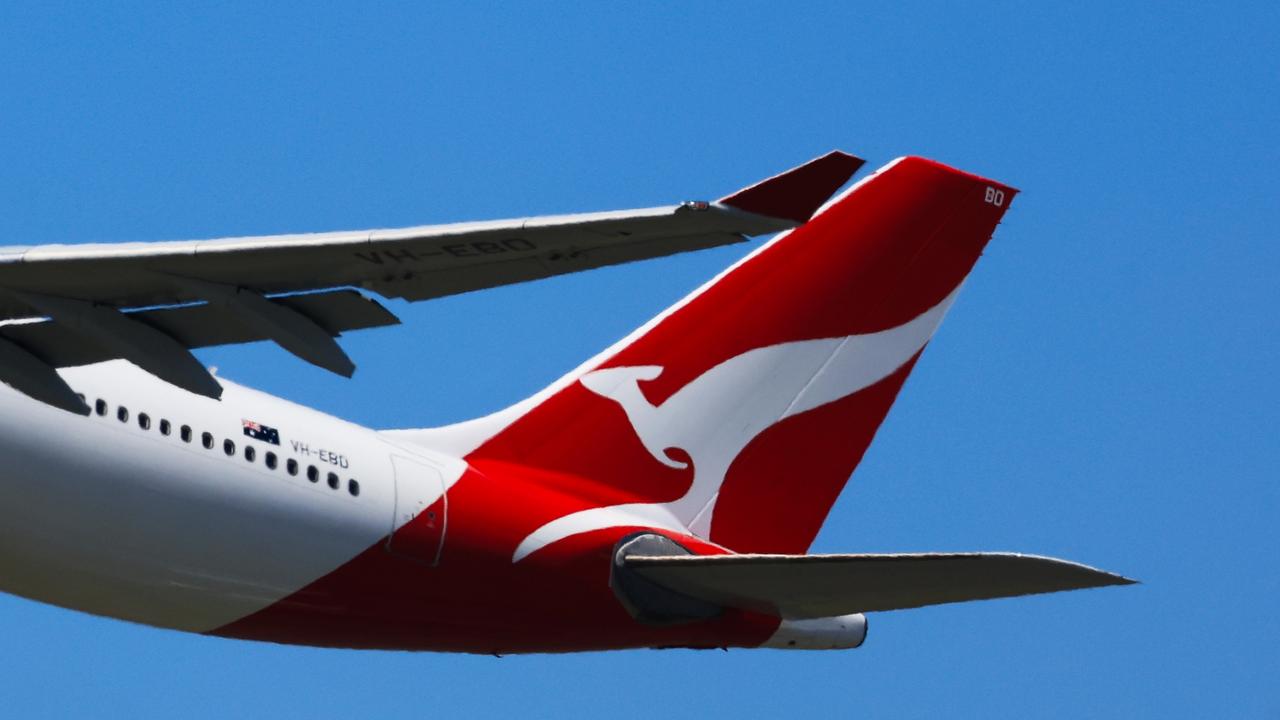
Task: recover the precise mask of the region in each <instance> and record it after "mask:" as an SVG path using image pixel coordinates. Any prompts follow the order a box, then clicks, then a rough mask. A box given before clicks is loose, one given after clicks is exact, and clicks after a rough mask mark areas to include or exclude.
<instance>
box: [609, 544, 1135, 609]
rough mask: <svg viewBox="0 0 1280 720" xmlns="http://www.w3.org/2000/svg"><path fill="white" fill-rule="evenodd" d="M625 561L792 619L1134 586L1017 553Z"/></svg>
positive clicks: (679, 584)
mask: <svg viewBox="0 0 1280 720" xmlns="http://www.w3.org/2000/svg"><path fill="white" fill-rule="evenodd" d="M623 562H624V563H625V565H626V567H627V568H628V569H629V570H632V571H634V572H635V573H637V574H639V575H641V576H642V577H644V578H646V579H648V580H650V581H652V582H654V583H657V584H658V585H661V586H663V587H665V588H668V589H670V590H674V591H676V592H679V593H682V594H684V595H687V596H689V597H693V598H697V599H700V600H706V601H709V602H713V603H716V604H719V605H722V606H726V607H738V608H743V609H747V610H754V611H756V612H763V613H769V614H775V615H779V616H781V617H785V618H796V619H803V618H817V617H831V616H836V615H846V614H850V613H860V612H874V611H881V610H902V609H906V608H916V607H923V606H926V605H938V604H942V603H953V602H965V601H968V600H989V599H993V598H1002V597H1016V596H1019V595H1032V594H1038V593H1049V592H1059V591H1063V590H1080V589H1084V588H1093V587H1103V586H1107V585H1129V584H1132V583H1133V582H1134V581H1133V580H1130V579H1128V578H1125V577H1121V576H1119V575H1114V574H1112V573H1108V572H1104V571H1102V570H1097V569H1094V568H1091V567H1088V566H1085V565H1080V564H1077V563H1073V562H1068V561H1066V560H1058V559H1055V558H1048V557H1040V556H1036V555H1019V554H1014V553H948V554H900V555H713V556H699V555H664V556H637V555H629V556H627V557H626V558H625V559H624V560H623Z"/></svg>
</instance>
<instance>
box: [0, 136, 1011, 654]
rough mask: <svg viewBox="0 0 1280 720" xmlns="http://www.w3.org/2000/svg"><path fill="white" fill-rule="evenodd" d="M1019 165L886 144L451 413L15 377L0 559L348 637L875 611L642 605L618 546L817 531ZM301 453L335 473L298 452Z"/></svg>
mask: <svg viewBox="0 0 1280 720" xmlns="http://www.w3.org/2000/svg"><path fill="white" fill-rule="evenodd" d="M1014 194H1015V191H1014V190H1013V189H1011V188H1009V187H1007V186H1004V185H1001V184H998V183H993V182H991V181H988V180H984V179H981V178H978V177H975V176H972V175H969V174H966V173H962V172H959V171H956V170H953V169H951V168H947V167H945V166H942V165H938V164H936V163H933V162H930V161H927V160H922V159H919V158H906V159H901V160H898V161H895V162H893V163H890V164H889V165H887V166H885V167H884V168H882V169H881V170H879V171H878V172H877V173H875V174H873V175H871V176H869V177H868V178H866V179H864V180H862V181H861V182H859V183H857V184H856V185H855V186H854V187H853V188H851V189H850V190H849V191H846V192H845V193H844V194H842V195H841V196H839V197H837V198H836V199H834V200H832V201H831V202H829V203H828V204H827V205H826V206H825V207H824V208H823V209H822V210H821V211H820V212H819V213H818V214H817V215H816V216H815V217H814V218H812V219H811V220H809V221H808V222H807V223H805V224H804V225H802V226H800V227H798V228H797V229H795V230H792V231H789V232H787V233H783V234H782V235H780V236H778V237H776V238H774V239H773V240H771V241H770V242H768V243H766V244H765V245H763V246H762V247H761V248H760V249H759V250H757V251H756V252H754V253H752V254H751V255H750V256H748V257H747V258H745V259H744V260H742V261H741V262H739V263H737V264H736V265H734V266H733V267H732V268H730V269H729V270H727V271H725V272H724V273H722V274H721V275H720V276H718V277H717V278H715V279H714V280H712V281H711V282H709V283H707V284H706V285H704V286H703V287H702V288H699V289H698V290H697V291H695V292H694V293H693V294H691V295H690V296H689V297H687V298H685V299H684V300H682V301H680V302H679V303H677V304H676V305H675V306H673V307H672V308H671V309H669V310H668V311H666V312H664V313H663V314H662V315H660V316H659V317H657V318H655V319H654V320H653V321H651V322H650V323H648V324H646V325H645V326H644V327H642V328H640V329H638V330H637V331H636V332H635V333H632V334H631V335H630V336H628V337H627V338H625V339H623V340H622V341H620V342H619V343H617V344H615V345H614V346H613V347H610V348H609V349H607V350H605V351H604V352H602V353H601V354H600V355H597V356H596V357H594V358H592V359H591V360H588V361H587V362H586V363H584V364H583V365H582V366H580V367H579V368H577V369H575V370H574V371H573V372H571V373H569V374H568V375H566V376H565V377H564V378H562V379H561V380H559V381H557V382H556V383H554V384H552V385H551V386H550V387H549V388H547V389H546V390H544V391H543V392H541V393H539V394H537V395H535V396H534V397H533V398H530V399H528V400H526V401H524V402H521V403H518V404H516V405H514V406H512V407H511V408H509V409H507V410H504V411H501V412H499V413H495V414H494V415H491V416H488V417H485V418H480V419H478V420H474V421H470V422H466V423H460V424H458V425H455V426H452V427H448V428H437V429H429V430H403V431H384V432H378V431H374V430H371V429H368V428H363V427H360V426H356V425H353V424H350V423H346V422H343V421H341V420H338V419H336V418H333V417H330V416H327V415H324V414H322V413H319V412H317V411H314V410H311V409H308V408H305V407H302V406H300V405H296V404H293V403H290V402H287V401H285V400H281V399H279V398H275V397H271V396H268V395H265V394H263V393H259V392H256V391H253V390H249V389H247V388H242V387H239V386H236V385H234V384H232V383H229V382H225V381H223V385H224V387H225V391H224V394H223V397H222V399H221V400H220V401H214V400H209V399H207V398H202V397H198V396H195V395H192V394H190V393H187V392H185V391H183V390H179V389H175V388H174V387H172V386H170V385H167V384H165V383H164V382H162V381H159V380H156V379H154V378H153V377H151V376H149V375H147V374H145V373H143V372H141V371H139V370H137V369H136V368H134V367H133V366H131V365H129V364H128V363H125V362H123V361H115V362H110V363H104V364H101V365H96V366H89V367H84V368H78V369H70V370H64V371H62V375H63V377H64V378H66V380H67V381H68V382H69V383H70V384H71V386H72V387H73V388H74V389H75V390H76V391H77V392H80V393H83V394H84V395H85V396H86V397H87V398H88V400H89V402H90V404H92V403H93V402H94V400H96V399H97V398H102V399H104V400H106V401H107V402H108V403H109V405H110V410H109V412H108V414H107V415H105V416H97V415H91V416H90V417H87V418H82V417H78V416H70V415H69V414H68V413H65V412H62V411H60V410H57V409H54V408H50V407H48V406H45V405H42V404H40V403H37V402H35V401H32V400H29V399H28V398H26V397H25V396H23V395H20V394H18V393H16V392H13V391H11V390H9V389H8V388H0V424H3V426H4V432H2V433H0V457H3V458H4V460H5V466H4V468H3V470H0V568H3V570H4V571H3V573H0V589H3V590H4V591H7V592H11V593H15V594H18V595H22V596H25V597H30V598H33V599H37V600H41V601H45V602H50V603H54V604H58V605H62V606H65V607H70V608H75V609H79V610H83V611H86V612H91V613H96V614H101V615H107V616H112V617H118V618H123V619H127V620H133V621H136V622H141V623H147V624H151V625H157V626H162V627H170V628H177V629H181V630H188V631H193V632H201V633H210V634H216V635H223V636H228V637H238V638H250V639H257V640H268V641H275V642H286V643H299V644H308V645H323V646H337V647H360V648H403V649H425V650H445V651H465V652H496V653H506V652H539V651H546V652H560V651H575V650H593V649H607V648H626V647H668V646H679V647H756V646H760V645H763V644H785V643H783V642H781V641H782V640H785V639H796V638H799V639H801V640H804V639H805V638H806V637H808V636H807V635H806V633H807V632H810V630H809V628H812V627H816V628H818V631H817V632H818V633H819V634H821V633H823V632H828V631H830V629H831V628H833V627H836V626H839V627H840V628H844V630H843V631H844V632H849V633H853V634H857V633H858V632H861V629H860V628H859V627H857V622H859V621H858V620H852V619H848V618H844V619H840V618H836V619H831V621H830V622H829V623H827V624H826V625H823V624H822V623H821V622H817V623H815V622H814V621H808V622H806V623H789V624H786V625H785V626H783V627H782V628H781V629H780V623H781V621H780V619H779V618H776V617H772V616H767V615H761V614H756V613H750V612H745V611H739V610H727V611H726V612H724V613H723V614H722V615H720V616H718V617H716V618H714V619H711V620H706V621H701V622H695V623H688V624H683V625H675V626H664V627H656V626H651V625H645V624H641V623H639V622H637V621H636V620H634V619H633V618H632V617H631V616H630V615H629V614H628V613H627V611H626V610H625V609H624V608H623V607H622V606H621V604H620V603H619V601H618V600H617V598H616V597H615V596H614V594H613V592H612V591H611V589H610V588H609V585H608V579H609V568H610V556H611V553H612V550H613V548H614V545H615V543H617V541H618V540H619V539H620V538H622V537H623V536H625V535H628V534H630V533H633V532H635V531H637V530H643V529H649V530H654V531H657V532H660V533H663V534H667V535H669V536H671V537H673V538H675V539H677V540H679V542H681V543H682V544H683V545H685V546H686V547H687V548H689V549H690V550H692V551H694V552H698V553H727V552H776V553H801V552H804V551H805V550H806V549H807V548H808V546H809V544H810V543H811V542H812V540H813V537H814V535H815V534H816V533H817V531H818V529H819V528H820V527H821V525H822V522H823V520H824V519H825V517H826V515H827V513H828V511H829V509H830V507H831V505H832V503H833V502H834V501H835V499H836V497H837V496H838V494H839V493H840V491H841V489H842V488H843V487H844V485H845V483H846V481H847V480H848V479H849V477H850V475H851V473H852V472H853V470H854V469H855V467H856V466H857V464H858V462H859V460H860V459H861V457H862V455H863V453H864V452H865V451H866V448H867V446H868V445H869V443H870V442H871V440H872V438H873V436H874V434H875V432H876V429H877V428H878V427H879V425H880V423H881V422H882V420H883V419H884V416H885V414H886V413H887V412H888V409H889V407H890V405H891V404H892V402H893V400H894V398H895V397H896V395H897V393H898V391H899V389H900V388H901V386H902V384H903V382H904V381H905V380H906V377H907V375H908V374H909V373H910V371H911V369H912V367H913V366H914V364H915V362H916V361H917V359H918V358H919V356H920V353H921V352H922V351H923V349H924V347H925V345H926V344H927V343H928V341H929V339H930V337H932V335H933V333H934V332H935V330H936V329H937V327H938V325H939V323H940V322H941V321H942V318H943V316H944V315H945V313H946V312H947V310H948V308H949V307H950V306H951V305H952V303H953V302H954V300H955V298H956V294H957V292H958V290H959V288H960V286H961V284H962V282H963V280H964V278H965V277H966V276H967V275H968V273H969V271H970V269H971V268H972V267H973V264H974V263H975V262H976V260H977V258H978V257H979V255H980V254H981V252H982V250H983V248H984V247H985V245H986V243H987V241H988V240H989V239H990V237H991V235H992V233H993V232H994V230H995V227H996V225H997V224H998V223H999V221H1000V218H1001V216H1002V215H1003V213H1004V212H1005V210H1007V208H1008V207H1009V204H1010V201H1011V200H1012V198H1013V195H1014ZM997 199H998V200H999V202H996V200H997ZM121 405H124V406H126V407H127V408H128V409H129V411H130V413H131V416H130V418H129V419H128V421H125V422H122V421H120V420H118V419H117V417H116V411H117V407H118V406H121ZM139 412H145V413H147V414H148V415H149V416H150V418H151V419H152V423H153V424H152V427H150V428H149V429H142V428H141V427H140V426H139V425H138V423H137V422H136V415H137V413H139ZM162 418H163V419H167V420H169V422H170V423H171V424H172V427H173V430H172V432H171V434H170V435H168V436H165V435H161V434H160V433H159V432H158V431H157V429H156V426H155V423H158V422H159V420H160V419H162ZM244 419H253V420H255V421H259V422H261V423H263V424H266V425H269V426H271V427H274V428H278V429H279V430H280V432H281V436H282V437H281V440H282V441H281V444H280V446H278V447H276V446H271V445H268V444H266V443H264V442H261V441H258V440H252V439H250V438H247V437H245V436H244V435H243V434H242V432H241V430H242V423H243V421H244ZM182 425H189V426H190V427H191V428H192V430H193V433H194V439H193V440H194V441H193V442H190V443H187V442H183V441H182V440H181V439H180V437H179V428H180V426H182ZM203 432H210V433H212V434H213V435H214V437H215V439H216V441H215V444H214V448H213V449H206V448H204V447H203V446H202V445H201V443H200V434H201V433H203ZM225 439H231V440H233V441H234V442H235V446H236V449H235V454H234V455H230V456H229V455H227V454H226V453H224V451H223V441H224V440H225ZM294 443H298V444H299V445H298V446H297V447H295V446H294ZM246 444H249V445H253V446H255V448H256V458H255V460H253V461H249V460H246V459H245V457H244V454H243V448H244V446H245V445H246ZM303 445H305V446H306V447H307V449H308V453H307V454H304V453H302V452H301V450H300V449H298V448H300V447H301V446H303ZM320 449H324V450H325V453H324V455H320V454H319V453H318V451H319V450H320ZM268 451H272V452H275V453H276V454H277V455H278V456H279V463H278V467H277V468H275V469H270V468H268V467H266V466H265V464H264V462H263V456H264V454H265V453H266V452H268ZM335 456H340V458H341V462H342V463H345V467H343V466H342V465H340V464H337V459H336V457H335ZM288 459H295V460H298V461H299V462H300V463H301V466H302V467H303V468H304V469H305V467H306V466H307V465H316V466H317V467H318V469H319V473H320V480H319V482H311V481H309V480H308V479H307V477H306V476H305V470H304V471H303V472H299V474H298V475H296V476H293V475H289V474H288V473H287V472H286V471H285V464H286V461H287V460H288ZM330 471H332V472H337V473H338V474H339V475H340V478H341V482H342V485H341V487H340V488H339V489H338V490H334V489H331V488H330V487H329V486H328V485H327V483H326V474H327V473H328V472H330ZM349 478H354V479H357V480H358V481H359V486H360V493H359V495H358V496H353V495H351V494H350V493H349V492H348V491H347V490H346V481H347V480H348V479H349ZM859 617H860V616H859ZM863 627H864V626H863ZM771 638H772V640H771ZM859 638H860V636H859ZM853 644H856V643H853ZM800 645H801V646H803V645H804V643H803V642H801V643H800Z"/></svg>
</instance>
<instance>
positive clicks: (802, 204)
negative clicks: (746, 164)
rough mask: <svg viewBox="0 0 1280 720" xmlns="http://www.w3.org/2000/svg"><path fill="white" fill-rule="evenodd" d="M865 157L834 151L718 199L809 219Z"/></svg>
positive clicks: (749, 208) (751, 210) (747, 208)
mask: <svg viewBox="0 0 1280 720" xmlns="http://www.w3.org/2000/svg"><path fill="white" fill-rule="evenodd" d="M863 162H865V161H864V160H863V159H862V158H858V157H854V156H853V155H850V154H848V153H845V152H841V151H839V150H832V151H831V152H829V153H827V154H826V155H823V156H822V157H820V158H815V159H813V160H810V161H809V162H807V163H805V164H803V165H801V166H799V167H795V168H792V169H790V170H788V171H786V172H784V173H782V174H780V175H774V176H773V177H771V178H768V179H766V180H761V181H760V182H758V183H756V184H755V185H752V186H750V187H746V188H743V189H741V190H739V191H738V192H736V193H733V194H732V195H726V196H725V197H722V198H720V199H719V200H718V201H717V202H719V203H720V204H721V205H728V206H729V207H733V208H737V209H739V210H745V211H747V212H749V213H755V214H756V215H767V216H769V217H776V218H785V219H787V220H794V221H796V222H798V223H802V222H805V221H806V220H808V219H809V218H810V217H811V216H812V215H813V213H814V212H816V211H817V210H818V208H819V207H822V203H824V202H826V201H827V199H828V198H830V197H831V196H832V195H833V194H834V193H835V191H836V190H839V189H840V186H842V185H844V184H845V183H846V182H849V178H851V177H853V174H854V173H856V172H858V168H860V167H862V164H863Z"/></svg>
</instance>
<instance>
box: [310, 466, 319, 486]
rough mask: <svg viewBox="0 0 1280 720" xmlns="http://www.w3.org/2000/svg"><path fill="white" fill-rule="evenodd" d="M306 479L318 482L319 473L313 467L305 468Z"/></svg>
mask: <svg viewBox="0 0 1280 720" xmlns="http://www.w3.org/2000/svg"><path fill="white" fill-rule="evenodd" d="M307 479H308V480H310V481H311V482H319V480H320V471H319V470H317V469H316V466H315V465H308V466H307Z"/></svg>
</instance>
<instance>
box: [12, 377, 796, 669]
mask: <svg viewBox="0 0 1280 720" xmlns="http://www.w3.org/2000/svg"><path fill="white" fill-rule="evenodd" d="M64 376H65V377H66V378H67V380H68V382H69V383H70V384H71V386H72V387H73V388H74V389H75V390H76V391H77V392H79V393H81V394H83V395H84V396H85V399H86V400H87V402H88V404H89V405H90V406H91V407H93V408H94V412H93V413H92V414H91V415H89V416H88V417H81V416H76V415H73V414H70V413H67V412H65V411H62V410H58V409H55V408H52V407H49V406H47V405H44V404H42V403H39V402H35V401H33V400H30V399H28V398H27V397H25V396H23V395H21V394H18V393H16V392H14V391H12V390H10V389H8V388H6V387H3V386H0V426H3V432H0V457H3V458H4V461H5V462H4V467H3V469H0V515H2V516H3V517H2V519H0V568H2V569H3V572H0V589H2V590H4V591H7V592H11V593H14V594H17V595H21V596H24V597H28V598H32V599H35V600H40V601H43V602H49V603H53V604H56V605H61V606H64V607H68V608H74V609H77V610H83V611H86V612H90V613H94V614H99V615H106V616H110V617H117V618H122V619H126V620H132V621H136V622H141V623H145V624H149V625H156V626H160V627H167V628H174V629H179V630H187V631H192V632H200V633H212V634H221V635H228V636H234V637H242V638H251V639H262V640H272V641H279V642H290V643H300V644H315V645H327V646H341V647H376V648H404V649H437V650H459V651H471V652H519V651H561V650H579V649H599V648H610V647H634V646H663V645H681V646H683V645H693V646H705V647H715V646H727V645H749V646H754V645H759V644H760V643H761V642H762V641H764V640H765V639H767V638H768V637H769V635H770V634H771V633H772V632H773V630H774V629H775V628H776V625H777V621H776V620H771V619H769V618H763V617H758V616H750V615H744V614H741V613H735V612H730V613H727V614H726V615H725V616H723V617H721V618H718V619H716V620H714V621H710V622H706V623H700V624H698V625H697V626H684V627H679V628H654V627H649V626H645V625H642V624H639V623H637V622H635V621H634V620H633V619H632V618H631V617H630V616H629V615H628V614H627V613H626V611H625V610H624V608H623V607H622V606H621V605H620V604H619V603H618V601H617V600H616V598H615V597H614V595H613V593H612V591H611V590H610V588H609V582H608V581H609V555H610V552H611V550H612V548H613V546H614V544H615V542H616V541H617V539H618V538H619V537H621V536H622V535H624V534H626V532H627V531H628V529H626V528H612V529H609V530H605V531H601V532H595V533H590V534H588V535H584V536H581V537H578V538H573V539H572V541H569V542H564V543H560V544H558V545H557V546H556V547H553V548H549V549H547V550H546V551H544V552H542V553H539V554H537V555H535V556H533V557H530V558H529V559H528V560H526V561H523V562H521V563H519V564H516V563H513V561H512V552H513V549H514V547H515V545H516V544H517V543H518V540H519V538H520V537H523V536H524V534H527V532H528V530H527V528H531V527H536V525H537V523H539V522H541V521H542V520H541V518H542V517H543V516H544V515H545V513H546V512H547V510H546V508H547V507H552V508H555V507H559V506H561V505H565V504H568V505H581V504H582V503H583V502H585V501H584V500H583V499H581V498H577V497H574V495H573V492H574V488H572V487H563V485H564V482H563V479H561V480H560V481H559V482H560V484H561V485H562V487H560V488H556V487H554V486H553V485H554V483H553V484H552V486H548V484H546V483H544V482H542V481H543V480H544V478H538V477H535V476H534V474H533V473H531V472H530V471H527V470H525V469H523V468H519V467H514V466H498V465H495V466H492V467H479V468H477V467H472V466H470V465H469V464H468V463H467V462H465V461H463V460H461V459H458V458H455V457H449V456H446V455H443V454H440V453H435V452H432V451H431V450H429V449H427V448H423V447H419V446H415V445H413V444H410V443H406V442H404V441H402V440H397V439H395V438H393V437H389V436H387V435H385V434H383V433H379V432H376V431H374V430H370V429H368V428H364V427H361V426H358V425H354V424H352V423H348V422H344V421H342V420H339V419H337V418H334V417H332V416H328V415H325V414H323V413H320V412H317V411H314V410H311V409H308V408H305V407H302V406H299V405H296V404H294V403H290V402H287V401H285V400H281V399H279V398H276V397H272V396H270V395H266V394H264V393H260V392H256V391H253V390H250V389H247V388H244V387H240V386H237V385H235V384H232V383H229V382H226V381H223V385H224V388H225V391H224V394H223V397H222V399H221V400H220V401H214V400H209V399H206V398H202V397H198V396H195V395H192V394H190V393H187V392H186V391H183V390H179V389H177V388H174V387H172V386H170V385H168V384H166V383H164V382H162V381H159V380H156V379H154V378H152V377H151V376H149V375H147V374H146V373H143V372H141V371H139V370H137V369H136V368H134V367H133V366H131V365H129V364H127V363H124V362H112V363H104V364H100V365H94V366H88V367H84V368H77V369H71V370H66V371H64ZM254 436H256V437H254ZM273 439H276V440H278V444H276V443H275V442H272V440H273ZM535 508H537V509H538V510H535Z"/></svg>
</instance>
